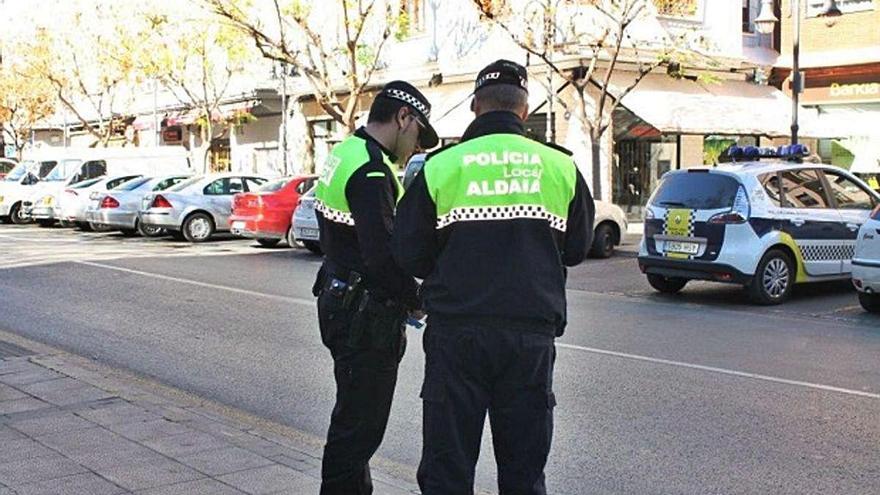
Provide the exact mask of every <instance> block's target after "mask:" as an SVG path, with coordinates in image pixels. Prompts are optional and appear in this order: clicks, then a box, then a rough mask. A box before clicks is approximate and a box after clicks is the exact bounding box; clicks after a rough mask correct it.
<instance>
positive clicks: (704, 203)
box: [651, 172, 739, 210]
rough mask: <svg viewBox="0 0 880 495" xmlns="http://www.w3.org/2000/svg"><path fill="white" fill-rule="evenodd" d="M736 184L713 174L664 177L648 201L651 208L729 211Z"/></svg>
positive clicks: (681, 174)
mask: <svg viewBox="0 0 880 495" xmlns="http://www.w3.org/2000/svg"><path fill="white" fill-rule="evenodd" d="M738 188H739V181H737V180H736V179H734V178H733V177H730V176H729V175H723V174H716V173H712V172H686V173H675V174H669V175H667V176H666V177H665V178H664V179H663V180H662V181H661V182H660V187H658V188H657V192H656V193H654V197H653V199H652V200H651V205H652V206H660V207H663V208H688V209H692V210H716V209H720V208H730V207H732V206H733V202H734V200H735V199H736V191H737V189H738Z"/></svg>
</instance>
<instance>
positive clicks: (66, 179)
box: [0, 146, 192, 222]
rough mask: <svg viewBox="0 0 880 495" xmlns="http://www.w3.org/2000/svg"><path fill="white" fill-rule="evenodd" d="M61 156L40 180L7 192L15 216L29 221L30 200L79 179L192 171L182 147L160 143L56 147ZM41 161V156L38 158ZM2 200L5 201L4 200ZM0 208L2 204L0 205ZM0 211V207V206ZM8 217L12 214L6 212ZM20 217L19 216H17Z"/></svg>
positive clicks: (56, 190) (37, 198)
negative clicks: (157, 145) (14, 207)
mask: <svg viewBox="0 0 880 495" xmlns="http://www.w3.org/2000/svg"><path fill="white" fill-rule="evenodd" d="M59 152H60V153H63V158H61V159H58V160H57V164H56V165H55V167H54V168H53V169H52V170H51V172H49V173H48V174H47V175H46V176H45V177H43V178H41V180H40V182H39V183H37V184H35V185H34V186H32V187H22V188H19V190H18V194H14V193H11V192H10V198H9V200H8V202H9V203H10V211H11V208H12V207H13V203H12V201H16V202H18V203H19V207H18V208H19V210H18V212H19V214H18V219H19V220H22V221H29V218H28V212H29V209H30V208H31V207H32V206H33V204H34V202H36V201H37V200H39V199H41V198H43V197H46V196H54V195H57V194H60V193H61V191H63V190H64V188H65V187H67V186H69V185H71V184H75V183H77V182H80V181H84V180H88V179H94V178H97V177H101V176H104V175H124V174H137V175H143V176H161V175H169V174H179V173H192V168H191V167H190V161H189V154H188V152H187V150H186V149H185V148H183V147H182V146H160V147H154V148H85V149H74V148H68V149H66V150H64V149H61V150H59ZM45 153H51V151H48V152H42V153H41V154H45ZM40 159H41V160H44V161H45V157H41V158H40ZM41 163H42V162H41ZM4 201H7V200H5V199H4ZM0 208H2V207H0ZM0 211H2V209H0ZM7 214H8V215H9V216H10V217H11V218H12V220H13V221H14V222H15V221H18V220H17V219H16V217H14V216H13V215H11V214H9V213H7ZM21 217H23V219H22V218H21Z"/></svg>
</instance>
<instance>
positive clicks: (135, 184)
mask: <svg viewBox="0 0 880 495" xmlns="http://www.w3.org/2000/svg"><path fill="white" fill-rule="evenodd" d="M149 180H150V178H149V177H138V178H137V179H132V180H130V181H128V182H123V183H122V184H119V185H118V186H116V187H114V188H113V190H114V191H134V190H135V189H137V188H139V187H141V186H142V185H144V184H145V183H146V182H148V181H149Z"/></svg>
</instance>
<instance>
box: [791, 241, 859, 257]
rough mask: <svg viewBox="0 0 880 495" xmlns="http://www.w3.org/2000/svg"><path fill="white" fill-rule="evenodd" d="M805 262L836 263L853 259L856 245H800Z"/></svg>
mask: <svg viewBox="0 0 880 495" xmlns="http://www.w3.org/2000/svg"><path fill="white" fill-rule="evenodd" d="M798 248H799V249H800V251H801V256H803V257H804V261H836V260H848V259H852V257H853V256H854V255H855V246H854V245H845V244H807V245H803V244H802V245H799V246H798Z"/></svg>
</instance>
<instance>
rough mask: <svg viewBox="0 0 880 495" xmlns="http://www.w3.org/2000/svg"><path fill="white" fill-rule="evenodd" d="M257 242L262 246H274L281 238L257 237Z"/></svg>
mask: <svg viewBox="0 0 880 495" xmlns="http://www.w3.org/2000/svg"><path fill="white" fill-rule="evenodd" d="M257 242H259V243H260V246H263V247H275V246H276V245H278V243H279V242H281V239H257Z"/></svg>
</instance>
